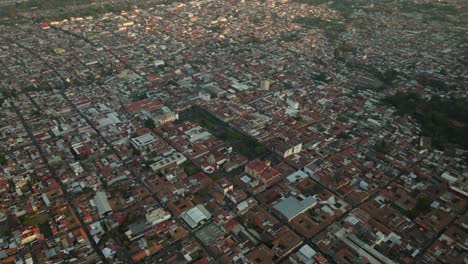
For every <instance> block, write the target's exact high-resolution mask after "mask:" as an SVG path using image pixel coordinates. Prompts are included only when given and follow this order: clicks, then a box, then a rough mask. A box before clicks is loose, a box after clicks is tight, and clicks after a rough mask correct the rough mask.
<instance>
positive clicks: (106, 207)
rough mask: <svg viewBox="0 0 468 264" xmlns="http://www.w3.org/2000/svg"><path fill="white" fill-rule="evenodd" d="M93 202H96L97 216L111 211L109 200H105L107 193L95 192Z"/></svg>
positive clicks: (102, 215)
mask: <svg viewBox="0 0 468 264" xmlns="http://www.w3.org/2000/svg"><path fill="white" fill-rule="evenodd" d="M94 203H95V204H96V207H97V210H98V213H99V217H104V216H106V215H108V214H109V213H111V212H112V208H111V207H110V204H109V201H108V200H107V194H106V193H105V192H96V195H95V196H94Z"/></svg>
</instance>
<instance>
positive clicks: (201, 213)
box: [180, 204, 211, 229]
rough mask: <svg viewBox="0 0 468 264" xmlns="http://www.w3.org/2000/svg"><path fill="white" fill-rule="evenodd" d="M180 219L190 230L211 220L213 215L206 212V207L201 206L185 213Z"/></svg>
mask: <svg viewBox="0 0 468 264" xmlns="http://www.w3.org/2000/svg"><path fill="white" fill-rule="evenodd" d="M180 217H181V218H182V220H184V222H185V223H186V224H187V225H188V226H189V227H190V228H192V229H193V228H195V227H197V226H198V225H199V224H201V223H203V222H205V221H206V220H209V219H210V218H211V214H210V212H208V210H206V208H205V206H203V205H202V204H199V205H197V206H195V207H193V208H192V209H190V210H187V211H185V212H183V213H182V214H181V215H180Z"/></svg>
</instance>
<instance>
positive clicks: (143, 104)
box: [125, 98, 162, 114]
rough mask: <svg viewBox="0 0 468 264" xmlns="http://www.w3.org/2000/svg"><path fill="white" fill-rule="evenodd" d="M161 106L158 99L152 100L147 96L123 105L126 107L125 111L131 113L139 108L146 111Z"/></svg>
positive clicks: (154, 109)
mask: <svg viewBox="0 0 468 264" xmlns="http://www.w3.org/2000/svg"><path fill="white" fill-rule="evenodd" d="M161 107H162V104H161V102H160V101H158V100H152V99H148V98H147V99H143V100H140V101H136V102H132V103H129V104H126V105H125V109H127V111H128V112H130V113H131V114H134V113H136V112H139V111H141V110H145V111H148V112H151V111H156V110H158V109H160V108H161Z"/></svg>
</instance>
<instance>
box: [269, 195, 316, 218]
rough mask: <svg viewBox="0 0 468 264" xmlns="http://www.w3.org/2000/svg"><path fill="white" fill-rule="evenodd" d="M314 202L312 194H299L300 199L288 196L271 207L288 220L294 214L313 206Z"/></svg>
mask: <svg viewBox="0 0 468 264" xmlns="http://www.w3.org/2000/svg"><path fill="white" fill-rule="evenodd" d="M316 204H317V200H316V199H315V198H314V197H312V196H307V197H304V196H301V197H300V199H298V198H296V197H294V196H289V197H287V198H285V199H283V200H281V201H280V202H278V203H277V204H275V205H274V206H273V208H274V209H275V210H276V211H278V212H279V213H280V214H281V216H282V217H284V218H285V219H286V220H287V221H288V222H289V221H291V220H292V219H294V218H295V217H296V216H298V215H300V214H302V213H304V212H305V211H307V210H309V209H310V208H312V207H314V206H315V205H316Z"/></svg>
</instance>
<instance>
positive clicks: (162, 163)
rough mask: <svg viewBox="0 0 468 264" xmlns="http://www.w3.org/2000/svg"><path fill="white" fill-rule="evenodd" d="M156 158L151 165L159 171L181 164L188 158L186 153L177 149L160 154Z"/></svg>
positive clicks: (154, 169)
mask: <svg viewBox="0 0 468 264" xmlns="http://www.w3.org/2000/svg"><path fill="white" fill-rule="evenodd" d="M156 159H157V161H156V162H154V163H153V164H151V165H150V168H151V169H152V170H153V171H159V170H162V169H165V168H167V167H170V166H173V165H180V164H182V163H184V162H185V161H186V160H187V158H186V157H185V156H184V155H182V154H181V153H179V152H176V151H173V152H172V153H170V154H166V155H163V156H160V157H158V158H156Z"/></svg>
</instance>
